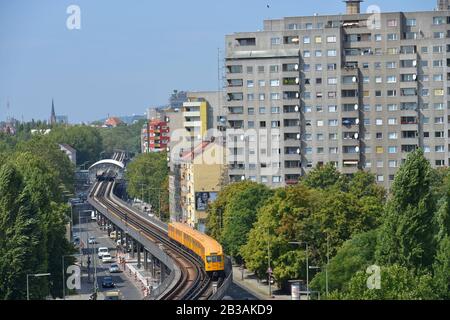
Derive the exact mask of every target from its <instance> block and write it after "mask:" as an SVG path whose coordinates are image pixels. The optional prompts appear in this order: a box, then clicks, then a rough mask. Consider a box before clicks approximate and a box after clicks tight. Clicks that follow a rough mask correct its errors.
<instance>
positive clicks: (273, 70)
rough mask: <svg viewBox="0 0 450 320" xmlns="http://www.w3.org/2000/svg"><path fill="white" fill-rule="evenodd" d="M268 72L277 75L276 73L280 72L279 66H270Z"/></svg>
mask: <svg viewBox="0 0 450 320" xmlns="http://www.w3.org/2000/svg"><path fill="white" fill-rule="evenodd" d="M269 70H270V73H277V72H280V66H279V65H276V64H275V65H271V66H270V68H269Z"/></svg>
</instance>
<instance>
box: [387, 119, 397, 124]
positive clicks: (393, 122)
mask: <svg viewBox="0 0 450 320" xmlns="http://www.w3.org/2000/svg"><path fill="white" fill-rule="evenodd" d="M388 124H389V125H396V124H397V118H389V119H388Z"/></svg>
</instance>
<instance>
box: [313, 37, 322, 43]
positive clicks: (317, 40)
mask: <svg viewBox="0 0 450 320" xmlns="http://www.w3.org/2000/svg"><path fill="white" fill-rule="evenodd" d="M314 42H315V43H322V37H321V36H316V37H315V38H314Z"/></svg>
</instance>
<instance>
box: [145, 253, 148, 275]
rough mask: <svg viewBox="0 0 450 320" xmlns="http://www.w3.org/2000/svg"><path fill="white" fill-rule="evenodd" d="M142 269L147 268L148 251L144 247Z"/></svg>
mask: <svg viewBox="0 0 450 320" xmlns="http://www.w3.org/2000/svg"><path fill="white" fill-rule="evenodd" d="M144 270H145V271H147V270H148V252H147V250H146V249H145V248H144Z"/></svg>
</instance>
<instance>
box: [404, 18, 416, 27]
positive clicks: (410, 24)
mask: <svg viewBox="0 0 450 320" xmlns="http://www.w3.org/2000/svg"><path fill="white" fill-rule="evenodd" d="M406 25H407V26H408V27H415V26H416V25H417V21H416V19H406Z"/></svg>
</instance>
